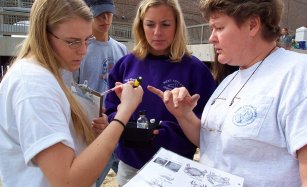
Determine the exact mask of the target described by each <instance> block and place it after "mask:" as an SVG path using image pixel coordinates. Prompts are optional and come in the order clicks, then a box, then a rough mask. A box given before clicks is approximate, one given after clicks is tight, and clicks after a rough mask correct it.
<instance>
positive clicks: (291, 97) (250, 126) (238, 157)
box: [200, 49, 307, 187]
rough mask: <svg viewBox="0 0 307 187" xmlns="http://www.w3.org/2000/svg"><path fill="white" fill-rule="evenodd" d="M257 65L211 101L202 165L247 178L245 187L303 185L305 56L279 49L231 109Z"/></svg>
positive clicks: (202, 138) (203, 123) (306, 134)
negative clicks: (299, 152)
mask: <svg viewBox="0 0 307 187" xmlns="http://www.w3.org/2000/svg"><path fill="white" fill-rule="evenodd" d="M258 64H259V63H257V64H255V65H253V66H252V67H250V68H248V69H245V70H239V72H238V74H237V75H236V77H235V78H234V80H233V81H232V82H231V83H230V84H229V86H228V87H227V88H226V89H225V90H224V91H223V92H222V90H223V89H224V87H225V86H226V85H227V84H228V83H229V82H230V80H231V79H232V78H233V77H234V76H235V74H236V72H235V73H233V74H232V75H229V76H228V77H227V78H226V79H225V80H224V81H223V82H222V83H221V84H220V86H219V87H218V88H217V89H216V91H215V92H214V93H213V95H212V96H211V98H210V100H209V101H208V103H207V105H206V107H205V109H204V112H203V114H202V119H201V131H200V150H201V158H200V162H201V163H203V164H206V165H209V166H211V167H215V168H218V169H221V170H224V171H226V172H229V173H232V174H235V175H238V176H241V177H244V178H245V180H244V186H246V187H249V186H255V187H261V186H270V187H274V186H276V187H280V186H293V187H296V186H300V185H301V182H300V176H299V168H298V160H297V158H296V151H297V150H298V149H300V148H302V147H303V146H304V145H306V144H307V115H306V114H307V56H306V55H303V54H299V53H294V52H291V51H286V50H284V49H278V50H277V51H275V52H274V53H272V54H271V55H270V56H268V57H267V58H266V59H265V60H264V62H263V63H262V64H261V66H260V67H259V68H258V70H257V71H256V72H255V74H254V75H253V76H252V77H251V79H250V80H249V81H248V82H247V83H246V85H245V86H244V87H243V89H242V90H241V91H240V92H239V94H238V95H237V97H238V98H239V99H238V98H236V99H234V103H233V105H232V106H229V104H230V102H231V100H232V98H233V97H234V96H235V94H236V93H237V92H238V91H239V90H240V88H241V87H242V85H243V84H244V83H245V82H246V80H247V79H248V77H249V76H250V75H251V74H252V72H253V71H254V70H255V68H256V67H257V66H258ZM221 92H222V94H221V95H220V96H218V95H219V94H220V93H221ZM217 97H218V98H219V99H216V102H215V103H214V104H213V105H211V103H212V101H213V100H214V99H215V98H217Z"/></svg>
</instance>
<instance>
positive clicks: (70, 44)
mask: <svg viewBox="0 0 307 187" xmlns="http://www.w3.org/2000/svg"><path fill="white" fill-rule="evenodd" d="M47 32H48V33H49V34H51V35H52V36H53V37H55V38H56V39H58V40H62V41H64V42H65V43H67V44H68V47H70V48H71V49H78V48H79V47H81V46H82V41H81V40H75V41H72V42H71V41H67V40H64V39H62V38H59V37H58V36H56V35H55V34H53V33H52V32H50V31H47ZM95 39H96V38H95V36H93V35H92V36H90V37H88V38H87V39H86V40H85V45H86V46H88V44H89V43H90V42H91V41H93V40H95Z"/></svg>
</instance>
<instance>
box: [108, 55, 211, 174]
mask: <svg viewBox="0 0 307 187" xmlns="http://www.w3.org/2000/svg"><path fill="white" fill-rule="evenodd" d="M139 76H141V77H142V78H143V81H142V84H141V85H142V87H143V89H144V95H143V100H142V102H141V103H140V105H139V106H138V108H137V109H136V111H135V112H134V113H133V115H132V116H131V119H130V121H134V122H135V121H136V120H137V118H138V117H139V114H138V111H140V110H146V116H147V118H148V119H152V118H155V119H156V121H162V124H161V126H160V128H159V134H158V135H156V136H155V137H154V139H153V145H152V147H150V148H146V149H144V148H129V147H125V146H124V145H123V142H122V139H121V140H120V141H119V144H118V146H117V148H116V154H117V156H118V157H119V159H120V160H122V161H123V162H124V163H126V164H128V165H130V166H132V167H134V168H137V169H140V168H141V167H142V166H143V165H145V164H146V163H147V162H148V161H149V160H150V159H151V158H152V156H153V155H154V154H155V153H156V152H157V151H158V150H159V148H160V147H164V148H165V149H168V150H171V151H173V152H175V153H178V154H179V155H182V156H184V157H187V158H190V159H192V158H193V156H194V153H195V150H196V146H195V145H193V144H192V143H191V142H190V141H189V140H188V139H187V138H186V136H185V135H184V133H183V132H182V130H181V128H180V126H179V124H178V122H177V120H176V119H175V117H174V116H173V115H172V114H171V113H170V112H168V110H167V109H166V107H165V105H164V103H163V101H162V100H161V98H159V97H158V96H157V95H155V94H153V93H151V92H150V91H148V90H147V86H148V85H151V86H154V87H156V88H158V89H161V90H162V91H165V90H171V89H173V88H176V87H182V86H184V87H186V88H187V89H188V90H189V92H190V94H191V95H193V94H196V93H197V94H199V95H200V99H199V101H198V104H197V106H196V107H195V108H194V112H195V114H196V115H197V116H198V117H199V118H200V117H201V114H202V111H203V108H204V106H205V104H206V102H207V101H208V99H209V97H210V96H211V94H212V93H213V91H214V89H215V82H214V80H213V77H212V75H211V73H210V71H209V69H208V68H207V66H206V65H205V64H204V63H203V62H201V61H200V60H199V59H197V58H196V57H194V56H192V57H189V56H184V57H183V58H182V60H181V62H180V63H177V62H176V63H173V62H171V61H170V60H169V58H168V57H167V56H153V55H150V54H149V55H147V57H146V58H145V59H144V60H139V59H137V58H136V57H135V56H134V55H133V54H128V55H126V56H124V57H123V58H121V59H120V60H119V61H118V62H117V63H116V64H115V66H114V67H113V69H112V71H111V72H110V75H109V87H110V88H112V87H114V85H115V82H122V83H125V82H127V81H129V80H131V79H135V78H137V77H139ZM105 102H106V103H105V106H106V109H107V111H106V114H107V115H108V116H109V120H111V119H113V118H114V115H115V113H116V111H117V105H118V104H119V103H120V100H119V99H118V98H117V96H116V94H115V93H114V92H113V93H110V94H108V95H107V97H106V101H105Z"/></svg>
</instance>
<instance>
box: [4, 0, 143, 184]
mask: <svg viewBox="0 0 307 187" xmlns="http://www.w3.org/2000/svg"><path fill="white" fill-rule="evenodd" d="M92 20H93V15H92V13H91V12H90V9H89V8H88V7H87V5H86V4H85V3H84V2H83V1H82V0H36V1H35V2H34V4H33V7H32V9H31V14H30V28H29V32H28V36H27V38H26V39H25V40H24V42H23V44H22V47H21V50H20V52H19V53H18V55H17V58H16V60H15V61H14V62H13V64H12V66H11V68H10V70H9V71H8V72H7V74H6V75H5V76H4V78H3V80H2V82H1V84H0V103H1V105H0V111H1V113H0V137H1V141H0V178H1V179H0V180H1V181H2V184H3V186H6V187H15V186H31V187H41V186H73V187H77V186H80V187H85V186H94V183H95V182H96V180H97V178H98V176H99V174H100V173H101V172H102V171H103V169H104V167H105V165H106V164H107V162H108V160H109V158H110V155H111V154H112V152H113V149H114V148H115V145H116V144H117V141H118V139H119V137H120V135H121V133H122V132H123V130H124V128H125V124H126V123H127V121H128V119H129V118H130V115H131V114H132V112H133V111H134V110H135V108H136V107H137V106H138V104H139V103H140V101H141V98H142V94H143V90H142V88H141V87H137V88H133V87H132V85H130V84H124V85H123V86H121V87H120V88H119V89H118V90H116V93H117V96H118V97H119V99H120V101H121V103H120V104H119V106H118V112H117V114H116V116H115V117H114V120H113V121H112V122H110V124H109V125H108V127H107V128H106V129H105V130H104V131H103V132H102V133H101V134H99V135H98V136H97V137H96V138H95V135H94V131H93V129H92V128H91V126H90V121H89V120H88V119H87V117H86V115H85V113H84V112H83V110H82V108H81V105H80V104H79V103H78V102H77V101H76V99H75V97H74V96H73V95H72V93H71V91H70V89H69V88H68V87H67V86H66V85H65V83H64V79H63V78H62V71H64V70H66V71H71V72H72V71H75V70H77V69H78V68H79V66H80V63H81V60H82V58H83V57H84V55H85V52H86V49H87V45H88V43H89V42H90V41H91V40H93V36H92ZM94 123H97V124H102V123H108V122H107V120H106V115H103V117H101V118H99V119H96V120H94Z"/></svg>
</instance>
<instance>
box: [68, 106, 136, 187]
mask: <svg viewBox="0 0 307 187" xmlns="http://www.w3.org/2000/svg"><path fill="white" fill-rule="evenodd" d="M129 117H130V115H127V113H125V112H121V111H119V112H118V113H117V114H116V115H115V119H118V120H120V121H122V122H123V123H124V124H127V122H128V120H129ZM123 130H124V128H123V127H122V125H121V124H120V123H119V122H117V121H112V122H111V123H110V124H109V125H108V127H107V128H106V129H105V130H104V131H103V132H102V134H101V135H100V136H98V137H97V138H96V140H95V141H94V142H93V143H92V144H91V145H90V146H88V147H87V148H86V149H85V150H84V151H83V152H82V153H81V154H80V155H79V156H78V157H76V158H75V159H74V161H73V164H72V166H71V171H72V175H73V178H74V180H73V181H76V182H77V181H78V182H77V184H81V183H82V182H83V181H84V182H85V181H89V183H88V184H92V182H91V181H94V182H95V181H96V179H97V178H98V176H99V175H100V174H101V172H102V171H103V169H104V167H105V166H106V164H107V163H108V161H109V159H110V156H111V154H112V153H113V151H114V149H115V147H116V145H117V143H118V140H119V138H120V136H121V134H122V132H123ZM80 186H82V185H80ZM83 186H86V184H85V183H84V185H83Z"/></svg>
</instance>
